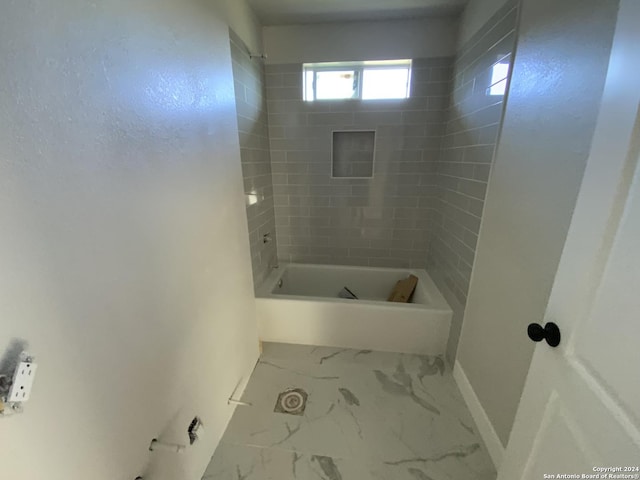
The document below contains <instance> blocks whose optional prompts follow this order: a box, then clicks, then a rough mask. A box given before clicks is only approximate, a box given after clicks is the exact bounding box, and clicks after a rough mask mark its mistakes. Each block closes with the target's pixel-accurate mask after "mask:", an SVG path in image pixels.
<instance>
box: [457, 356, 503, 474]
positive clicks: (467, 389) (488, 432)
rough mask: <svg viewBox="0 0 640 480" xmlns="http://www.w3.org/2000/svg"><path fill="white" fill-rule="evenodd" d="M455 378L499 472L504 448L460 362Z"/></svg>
mask: <svg viewBox="0 0 640 480" xmlns="http://www.w3.org/2000/svg"><path fill="white" fill-rule="evenodd" d="M453 378H454V380H455V381H456V383H457V384H458V388H459V389H460V393H462V397H463V398H464V401H465V402H466V404H467V407H469V411H470V412H471V416H472V417H473V420H474V421H475V422H476V426H477V427H478V432H479V433H480V436H481V437H482V440H483V441H484V444H485V445H486V447H487V450H488V451H489V455H490V456H491V460H492V461H493V465H494V466H495V467H496V470H499V469H500V465H501V464H502V459H503V458H504V447H503V446H502V442H501V441H500V438H499V437H498V434H497V433H496V431H495V429H494V428H493V425H492V424H491V421H490V420H489V417H488V416H487V413H486V412H485V411H484V408H482V404H481V403H480V400H478V397H477V395H476V392H474V391H473V387H472V386H471V383H469V379H468V378H467V375H466V374H465V373H464V370H463V369H462V366H461V365H460V364H459V363H458V361H456V363H455V365H454V367H453Z"/></svg>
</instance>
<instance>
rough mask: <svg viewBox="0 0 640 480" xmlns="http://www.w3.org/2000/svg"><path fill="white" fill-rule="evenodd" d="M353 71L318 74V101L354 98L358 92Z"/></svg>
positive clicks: (321, 72)
mask: <svg viewBox="0 0 640 480" xmlns="http://www.w3.org/2000/svg"><path fill="white" fill-rule="evenodd" d="M357 86H358V84H357V81H356V72H355V71H353V70H350V71H349V70H344V71H342V70H338V71H319V72H316V85H315V87H316V95H315V98H316V100H331V99H339V98H354V97H355V96H356V94H357V92H358V90H357Z"/></svg>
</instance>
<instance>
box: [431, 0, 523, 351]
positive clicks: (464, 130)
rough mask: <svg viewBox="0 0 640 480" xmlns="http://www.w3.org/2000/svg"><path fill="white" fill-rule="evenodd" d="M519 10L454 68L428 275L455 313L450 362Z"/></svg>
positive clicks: (496, 19)
mask: <svg viewBox="0 0 640 480" xmlns="http://www.w3.org/2000/svg"><path fill="white" fill-rule="evenodd" d="M517 10H518V9H517V7H516V5H515V4H514V2H509V3H507V4H506V5H504V6H503V7H502V8H500V9H499V10H498V12H496V13H495V15H494V16H493V17H492V18H491V19H490V20H489V21H488V22H487V23H486V24H485V25H484V26H483V27H482V28H481V29H480V30H479V31H478V32H476V34H475V35H474V36H473V37H472V38H471V39H470V40H469V41H468V42H467V43H466V44H465V45H464V46H463V47H462V49H461V50H460V52H459V53H458V56H457V58H456V62H455V67H454V88H453V94H452V97H451V105H450V108H449V110H448V112H447V125H446V131H445V136H444V138H443V144H442V154H441V157H440V162H439V164H438V170H437V173H438V175H437V185H438V201H437V211H438V220H439V224H438V228H437V229H436V231H435V235H434V239H433V242H432V244H431V250H430V254H429V270H430V271H431V272H432V276H433V278H434V280H435V281H436V283H437V285H438V288H440V290H441V291H442V292H443V294H444V295H445V297H446V298H447V301H448V302H449V304H450V305H451V306H452V308H453V310H454V319H453V324H452V328H451V335H450V337H449V347H448V353H447V355H448V357H449V359H450V360H452V359H453V358H454V357H455V352H456V347H457V344H458V339H459V336H460V329H461V328H462V318H463V315H464V306H465V304H466V300H467V292H468V290H469V282H470V280H471V269H472V267H473V262H474V256H475V250H476V243H477V241H478V232H479V231H480V221H481V218H482V210H483V207H484V198H485V193H486V189H487V182H488V179H489V172H490V169H491V162H492V160H493V154H494V150H495V145H496V140H497V135H498V129H499V126H500V122H501V119H502V110H503V95H491V94H489V92H488V89H489V87H490V86H491V85H492V71H493V65H495V64H496V63H500V64H505V63H508V64H510V63H511V61H512V59H511V53H512V51H513V48H514V46H515V28H516V23H517V15H518V11H517Z"/></svg>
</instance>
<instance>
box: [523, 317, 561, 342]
mask: <svg viewBox="0 0 640 480" xmlns="http://www.w3.org/2000/svg"><path fill="white" fill-rule="evenodd" d="M527 335H529V338H530V339H531V340H533V341H534V342H541V341H542V340H546V341H547V343H548V344H549V346H550V347H557V346H558V345H560V329H559V328H558V325H556V324H555V323H553V322H549V323H547V324H546V325H545V326H544V327H543V326H542V325H540V324H538V323H532V324H531V325H529V326H528V327H527Z"/></svg>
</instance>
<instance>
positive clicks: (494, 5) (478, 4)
mask: <svg viewBox="0 0 640 480" xmlns="http://www.w3.org/2000/svg"><path fill="white" fill-rule="evenodd" d="M505 3H507V0H470V1H469V3H468V4H467V6H466V7H465V9H464V11H463V12H462V15H461V16H460V27H459V31H458V48H460V47H462V46H463V45H464V44H465V43H467V42H468V41H469V40H470V39H471V37H473V35H474V34H475V33H476V32H477V31H478V30H480V29H481V28H482V27H483V26H484V24H485V23H487V21H489V19H490V18H491V17H492V16H493V15H494V14H495V13H496V12H497V11H498V10H499V9H500V7H502V6H503V5H504V4H505Z"/></svg>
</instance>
